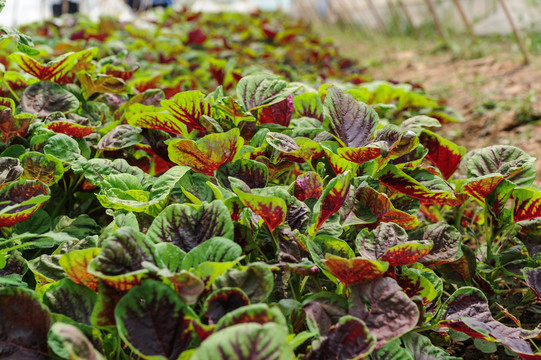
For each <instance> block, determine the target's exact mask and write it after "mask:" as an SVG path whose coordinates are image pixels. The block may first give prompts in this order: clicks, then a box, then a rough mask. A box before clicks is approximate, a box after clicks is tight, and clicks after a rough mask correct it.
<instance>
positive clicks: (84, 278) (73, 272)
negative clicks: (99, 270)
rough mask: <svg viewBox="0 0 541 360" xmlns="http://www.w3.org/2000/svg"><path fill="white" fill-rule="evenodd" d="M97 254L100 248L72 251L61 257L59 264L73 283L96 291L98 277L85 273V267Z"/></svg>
mask: <svg viewBox="0 0 541 360" xmlns="http://www.w3.org/2000/svg"><path fill="white" fill-rule="evenodd" d="M99 253H100V248H90V249H82V250H72V251H70V252H69V253H66V254H64V255H62V257H61V258H60V260H59V264H60V266H62V269H64V271H65V272H66V274H68V277H69V278H70V279H71V280H72V281H73V282H74V283H76V284H81V285H85V286H88V287H89V288H91V289H92V290H97V289H98V277H97V276H95V275H92V274H90V273H89V272H88V271H87V266H88V264H89V263H90V261H91V260H92V259H94V258H95V257H96V256H98V254H99Z"/></svg>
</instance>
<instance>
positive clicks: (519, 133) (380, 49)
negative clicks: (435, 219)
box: [339, 38, 541, 186]
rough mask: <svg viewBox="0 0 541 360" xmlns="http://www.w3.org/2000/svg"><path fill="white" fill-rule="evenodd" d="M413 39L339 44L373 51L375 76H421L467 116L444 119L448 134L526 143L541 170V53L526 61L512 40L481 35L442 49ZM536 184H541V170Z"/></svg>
mask: <svg viewBox="0 0 541 360" xmlns="http://www.w3.org/2000/svg"><path fill="white" fill-rule="evenodd" d="M408 41H409V42H405V43H404V42H403V41H400V40H398V41H397V40H396V39H395V40H392V39H391V40H390V41H389V42H387V43H386V44H385V45H382V42H381V41H379V42H377V43H373V44H370V42H368V43H367V44H364V45H360V44H359V42H356V44H355V45H356V46H355V45H353V44H352V40H351V39H348V38H346V40H345V41H344V40H343V42H342V43H340V42H339V44H340V46H341V47H342V49H343V50H344V51H347V52H348V53H350V54H352V53H353V51H354V50H353V49H357V51H358V52H360V53H370V54H371V56H372V62H371V63H370V64H369V66H368V74H369V75H370V76H372V77H373V78H375V79H393V80H399V81H404V82H405V81H412V82H416V83H419V84H421V85H422V86H423V87H424V88H425V89H426V91H427V93H428V94H429V95H431V96H435V97H440V98H444V99H446V100H447V102H448V104H449V105H450V106H451V107H453V108H454V109H455V110H457V111H458V113H459V114H461V115H462V116H463V117H464V120H465V121H464V122H462V123H458V124H446V125H444V127H443V128H442V129H441V131H440V133H442V134H443V135H444V136H445V137H447V138H448V139H450V140H453V141H454V142H456V143H458V144H459V145H462V146H465V147H466V148H467V149H468V150H473V149H476V148H480V147H485V146H489V145H494V144H508V145H514V146H517V147H520V148H522V149H523V150H524V151H526V152H527V153H528V154H529V155H531V156H534V157H536V158H537V159H538V160H537V161H536V168H537V172H538V174H539V175H541V56H540V55H532V61H531V64H530V65H528V66H524V65H523V64H522V59H521V57H520V53H519V52H518V50H517V49H516V45H515V44H514V43H513V42H512V41H509V40H506V41H500V42H498V43H493V42H491V41H492V40H490V39H481V40H478V41H476V42H475V43H472V44H468V42H466V43H465V44H464V43H462V44H461V45H456V46H455V45H451V48H450V49H447V50H439V49H438V45H437V43H435V42H434V41H432V43H430V42H426V43H420V42H414V41H413V40H408ZM375 46H376V47H377V48H375ZM456 47H458V48H456ZM536 184H537V185H538V186H541V176H538V180H537V182H536Z"/></svg>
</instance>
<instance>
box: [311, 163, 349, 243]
mask: <svg viewBox="0 0 541 360" xmlns="http://www.w3.org/2000/svg"><path fill="white" fill-rule="evenodd" d="M350 184H351V173H350V172H345V173H343V174H340V175H338V176H336V177H335V178H334V179H332V180H331V181H330V182H329V183H328V184H327V186H326V187H325V190H323V194H322V195H321V197H320V198H319V200H318V201H317V203H316V204H315V205H314V210H313V214H314V216H313V219H312V228H313V229H312V230H313V233H316V232H317V230H318V229H319V228H320V227H321V225H323V223H324V222H325V221H326V220H327V219H328V218H330V217H331V215H332V214H334V213H336V212H338V210H340V208H341V207H342V204H343V203H344V201H345V200H346V196H347V194H348V193H349V186H350Z"/></svg>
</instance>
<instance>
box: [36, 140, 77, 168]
mask: <svg viewBox="0 0 541 360" xmlns="http://www.w3.org/2000/svg"><path fill="white" fill-rule="evenodd" d="M43 152H44V153H45V154H46V155H51V156H54V157H55V158H57V159H59V160H62V161H63V162H65V163H68V165H69V164H73V163H74V162H76V161H77V160H80V159H81V158H82V156H81V149H80V148H79V144H78V143H77V141H75V140H74V139H73V138H71V137H70V136H68V135H65V134H56V135H54V136H52V137H50V138H48V139H47V140H46V141H45V145H44V146H43Z"/></svg>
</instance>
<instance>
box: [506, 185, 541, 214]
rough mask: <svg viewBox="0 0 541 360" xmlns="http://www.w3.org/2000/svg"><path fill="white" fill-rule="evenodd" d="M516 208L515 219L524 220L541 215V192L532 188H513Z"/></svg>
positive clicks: (514, 211)
mask: <svg viewBox="0 0 541 360" xmlns="http://www.w3.org/2000/svg"><path fill="white" fill-rule="evenodd" d="M513 198H514V199H515V208H514V210H513V220H514V221H515V222H516V221H522V220H528V219H533V218H537V217H541V192H539V191H535V190H530V189H515V190H513Z"/></svg>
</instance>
